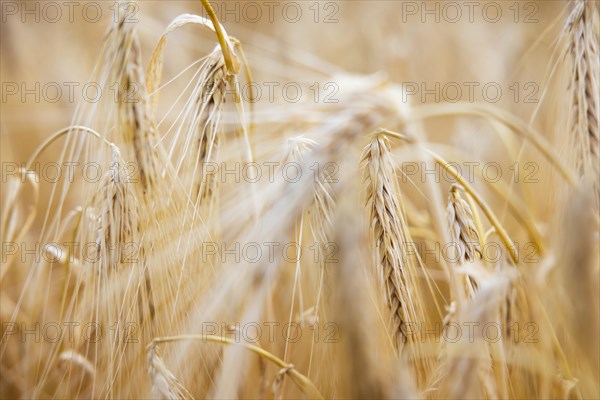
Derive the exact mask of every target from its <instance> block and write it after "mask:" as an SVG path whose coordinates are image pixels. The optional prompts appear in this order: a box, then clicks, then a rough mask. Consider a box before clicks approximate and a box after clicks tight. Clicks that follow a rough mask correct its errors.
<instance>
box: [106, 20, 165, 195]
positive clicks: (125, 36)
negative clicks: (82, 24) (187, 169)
mask: <svg viewBox="0 0 600 400" xmlns="http://www.w3.org/2000/svg"><path fill="white" fill-rule="evenodd" d="M131 25H132V24H130V23H126V22H124V21H123V20H122V21H120V23H119V24H117V26H116V27H115V28H113V30H114V29H116V32H115V34H114V36H115V39H114V40H118V41H119V46H118V48H117V49H116V50H115V52H116V55H115V59H116V61H115V68H114V69H113V70H112V73H113V74H116V76H114V77H113V78H114V81H115V82H118V83H119V87H118V96H117V99H118V110H119V111H118V130H119V134H120V137H119V138H118V140H120V141H123V143H124V144H125V146H127V147H129V146H131V147H132V149H133V154H132V156H133V158H134V159H135V162H136V165H137V171H136V172H137V175H138V176H137V177H139V179H138V180H139V183H140V185H141V188H142V191H143V193H148V191H149V190H150V188H151V187H153V186H155V185H156V182H157V180H158V177H159V175H160V171H161V169H162V168H161V164H160V162H159V154H158V151H157V149H156V148H155V146H154V145H155V144H156V142H157V136H158V135H157V131H156V126H155V124H154V118H153V116H152V115H151V108H150V102H149V101H148V96H147V93H146V84H145V78H144V70H143V68H142V62H141V48H140V43H139V39H138V37H137V35H136V34H135V31H134V29H133V27H132V26H131ZM126 158H128V159H129V154H128V155H127V157H126ZM137 177H136V178H137Z"/></svg>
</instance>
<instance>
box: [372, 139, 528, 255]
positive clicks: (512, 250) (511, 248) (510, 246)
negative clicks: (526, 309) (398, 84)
mask: <svg viewBox="0 0 600 400" xmlns="http://www.w3.org/2000/svg"><path fill="white" fill-rule="evenodd" d="M381 132H383V133H385V134H387V135H389V136H393V137H395V138H398V139H401V140H404V141H406V142H408V143H414V140H413V139H411V138H409V137H407V136H406V135H403V134H401V133H397V132H392V131H389V130H387V129H382V130H381ZM425 150H426V151H427V153H428V154H429V155H430V156H431V157H432V158H433V160H434V161H435V162H436V163H438V164H439V166H440V167H442V168H444V169H445V170H446V171H447V172H448V173H449V174H450V175H452V177H453V178H454V179H456V180H457V182H458V183H459V184H460V185H461V186H462V187H463V188H464V189H465V191H466V192H467V193H469V194H470V195H471V196H472V197H473V200H475V202H476V203H477V205H478V206H479V208H481V210H482V211H483V213H484V214H485V216H486V217H487V218H488V220H489V221H490V223H491V224H492V225H493V226H494V228H495V229H496V232H497V233H498V236H499V237H500V240H502V243H504V246H505V247H506V249H507V250H508V252H509V254H510V257H511V259H512V261H513V262H514V263H515V264H517V265H518V264H519V257H518V256H517V251H516V247H515V245H514V243H513V241H512V240H511V238H510V237H509V236H508V233H507V232H506V230H505V229H504V227H503V226H502V224H500V221H499V220H498V218H497V217H496V214H494V212H493V211H492V209H491V208H490V207H489V206H488V205H487V203H486V202H485V200H483V198H482V197H481V196H480V195H479V193H477V191H475V189H474V188H473V187H472V186H471V185H470V184H469V182H467V181H466V180H465V179H464V178H463V177H462V176H460V174H459V173H458V172H457V171H456V170H455V169H453V168H452V167H451V166H450V164H449V163H448V162H447V161H446V160H444V159H443V158H442V157H441V156H439V155H438V154H436V153H434V152H433V151H431V150H428V149H425Z"/></svg>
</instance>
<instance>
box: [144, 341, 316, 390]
mask: <svg viewBox="0 0 600 400" xmlns="http://www.w3.org/2000/svg"><path fill="white" fill-rule="evenodd" d="M186 340H200V341H202V342H204V343H206V342H207V341H208V342H213V343H221V344H225V345H240V346H242V347H244V348H246V349H248V350H250V351H252V352H254V353H256V354H258V355H259V356H261V357H262V358H264V359H266V360H269V361H271V362H272V363H274V364H275V365H277V366H278V367H279V368H282V369H283V370H285V373H286V374H288V375H289V376H290V378H291V379H292V381H293V382H294V383H295V384H296V385H298V388H300V390H301V391H302V392H303V393H304V394H306V395H307V396H310V397H311V398H314V399H323V398H324V397H323V395H321V393H320V392H319V390H318V389H317V387H316V386H315V385H314V383H312V381H311V380H310V379H308V378H307V377H306V376H304V375H302V374H301V373H300V372H298V370H296V369H295V368H294V365H293V364H288V363H286V362H285V361H283V360H282V359H281V358H279V357H277V356H276V355H274V354H272V353H269V352H268V351H266V350H265V349H263V348H261V347H258V346H255V345H253V344H249V343H237V342H236V341H235V340H233V339H229V338H225V337H221V336H214V335H179V336H167V337H160V338H155V339H154V340H152V342H151V343H150V344H149V345H148V354H149V356H150V354H151V352H153V351H154V349H155V348H156V346H157V345H159V344H161V343H173V342H180V341H186Z"/></svg>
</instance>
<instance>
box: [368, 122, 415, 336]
mask: <svg viewBox="0 0 600 400" xmlns="http://www.w3.org/2000/svg"><path fill="white" fill-rule="evenodd" d="M362 161H363V163H364V165H365V182H366V186H367V207H368V209H369V210H370V215H371V216H370V218H371V221H372V223H371V230H372V234H373V240H374V243H375V246H376V248H377V253H378V255H379V259H378V262H379V268H380V274H381V279H382V282H383V284H384V290H385V295H386V298H387V303H388V307H389V308H390V310H391V313H392V318H393V322H392V324H393V327H392V330H393V333H394V336H395V337H396V345H397V347H398V348H401V346H402V343H404V342H405V341H406V336H405V334H404V332H403V328H404V324H405V323H407V322H416V321H417V314H416V310H415V309H414V307H415V306H414V305H413V301H412V299H411V293H410V291H409V289H408V284H407V278H406V274H407V267H406V263H407V255H406V254H405V247H404V246H406V245H407V244H408V243H409V242H408V240H407V238H406V236H405V234H404V232H405V229H406V226H405V225H406V219H405V217H404V211H403V210H402V209H401V207H400V203H399V202H398V193H397V191H396V188H395V186H394V179H393V175H392V174H393V173H392V171H393V166H392V161H391V156H390V145H389V139H388V138H387V137H386V136H385V135H384V134H381V133H378V134H375V135H374V136H373V138H372V139H371V141H370V143H369V144H368V145H367V147H366V148H365V150H364V152H363V156H362Z"/></svg>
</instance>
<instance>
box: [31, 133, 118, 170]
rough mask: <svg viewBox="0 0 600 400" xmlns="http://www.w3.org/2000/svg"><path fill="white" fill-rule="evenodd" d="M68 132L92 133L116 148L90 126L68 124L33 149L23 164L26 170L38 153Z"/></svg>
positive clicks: (114, 146)
mask: <svg viewBox="0 0 600 400" xmlns="http://www.w3.org/2000/svg"><path fill="white" fill-rule="evenodd" d="M69 132H82V133H87V134H90V135H92V136H94V137H96V138H98V139H100V140H102V141H103V142H104V143H105V144H107V145H108V146H110V147H111V148H113V149H114V148H116V145H115V144H114V143H112V142H109V141H108V140H106V139H105V138H103V137H102V135H100V134H99V133H98V132H96V131H95V130H93V129H92V128H88V127H87V126H82V125H74V126H68V127H66V128H63V129H61V130H59V131H57V132H54V133H53V134H52V135H50V137H49V138H48V139H46V141H45V142H44V143H42V144H41V145H40V146H38V148H37V149H36V150H35V152H34V153H33V154H32V155H31V157H30V158H29V160H28V161H27V163H26V164H25V165H26V171H29V170H30V169H31V165H32V164H33V163H34V162H35V160H36V159H37V158H38V157H39V156H40V154H41V153H42V152H43V151H44V150H45V149H46V148H47V147H48V146H50V145H51V144H52V143H54V142H55V141H56V140H58V139H60V138H61V137H62V136H63V135H65V134H67V133H69Z"/></svg>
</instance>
